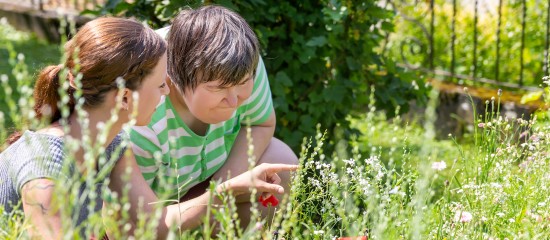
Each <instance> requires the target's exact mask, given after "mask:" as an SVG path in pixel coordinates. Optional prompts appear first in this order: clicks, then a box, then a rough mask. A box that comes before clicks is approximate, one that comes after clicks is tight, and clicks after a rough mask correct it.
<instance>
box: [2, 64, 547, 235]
mask: <svg viewBox="0 0 550 240" xmlns="http://www.w3.org/2000/svg"><path fill="white" fill-rule="evenodd" d="M28 59H29V58H27V57H25V58H23V59H21V58H20V59H19V60H16V61H15V62H14V63H16V64H19V65H20V66H21V67H19V68H17V69H28V68H26V67H25V64H26V61H27V60H28ZM10 66H13V65H10ZM3 71H4V70H2V72H0V73H1V74H5V76H6V77H4V78H8V79H7V80H8V81H7V82H16V85H17V84H21V83H20V82H23V83H25V84H30V82H31V81H32V74H26V73H24V74H22V76H24V77H26V78H27V79H26V80H24V81H19V80H17V81H15V80H14V79H17V74H18V73H17V71H23V70H17V71H15V73H14V74H10V73H9V72H3ZM25 71H28V70H25ZM3 86H5V85H3ZM31 94H32V92H31V91H28V90H25V91H22V92H20V93H19V94H17V95H16V94H11V93H7V94H6V95H5V96H6V99H5V100H4V101H3V102H2V104H3V105H4V106H9V105H10V104H11V105H13V103H17V104H18V105H17V108H13V107H11V108H10V107H6V108H5V109H7V111H6V113H5V115H6V117H10V118H12V119H26V118H28V117H30V116H31V114H30V112H31V107H30V106H31V103H32V101H30V100H29V99H30V96H31ZM77 95H78V94H77ZM495 97H496V99H495V100H493V101H492V102H488V103H487V104H497V105H498V101H499V99H498V94H497V92H495ZM21 99H23V100H21ZM430 99H431V101H430V103H429V104H428V108H427V111H426V116H425V121H424V123H423V124H422V125H420V124H419V123H414V122H412V123H411V122H405V121H404V120H402V119H400V118H399V117H397V118H394V119H387V118H386V117H385V114H384V113H383V112H379V111H377V110H376V109H375V108H374V107H373V106H374V102H373V101H371V106H370V107H369V111H368V112H366V113H364V114H362V115H360V116H359V117H354V118H350V121H352V126H353V127H354V128H355V129H357V130H358V131H359V132H360V133H361V134H359V135H358V136H356V137H353V138H351V139H343V141H336V139H335V138H334V136H330V135H328V134H325V133H324V131H323V130H322V126H318V134H317V135H315V136H312V137H311V138H310V139H304V143H303V147H302V151H301V152H300V154H299V158H300V165H301V168H300V169H299V171H297V172H296V173H295V174H294V176H293V183H292V185H291V189H287V191H288V192H289V196H288V198H286V199H282V202H281V203H280V205H279V206H277V207H270V208H269V210H270V211H272V213H273V214H274V217H273V219H272V220H270V221H269V222H266V220H265V219H261V218H259V217H258V216H257V211H256V210H255V209H256V208H254V209H253V214H254V215H253V217H252V221H251V224H250V225H249V227H248V228H246V229H240V228H238V227H236V226H238V224H239V222H238V219H237V218H236V215H235V214H236V210H235V199H234V198H232V197H231V196H230V195H220V196H217V197H219V198H220V199H222V201H223V203H224V204H222V205H220V206H212V205H210V206H209V211H208V212H209V216H208V217H206V218H205V223H204V224H203V225H202V226H201V227H199V228H198V229H194V230H190V231H183V230H181V229H177V228H174V229H172V233H171V235H170V238H171V239H211V238H219V239H335V238H339V237H343V236H368V237H369V238H370V239H548V238H550V230H549V223H550V212H549V204H550V202H549V196H550V192H549V191H550V189H549V186H548V185H549V184H548V182H549V180H550V174H549V172H550V171H549V170H550V166H549V164H548V152H549V149H548V146H549V141H550V125H549V124H548V122H545V121H541V117H542V116H545V115H547V114H546V112H541V114H539V115H537V116H539V117H538V118H539V119H537V117H534V118H533V119H531V120H529V121H526V120H521V119H519V120H517V119H506V118H503V117H500V115H499V114H498V112H495V113H492V112H489V113H485V114H484V116H485V117H483V118H482V117H478V119H475V121H474V122H475V123H476V126H475V128H474V129H475V131H474V132H473V133H472V134H470V135H467V136H466V138H467V139H464V140H461V142H458V141H457V140H455V138H454V136H449V138H448V139H446V140H438V139H436V138H435V128H436V126H434V125H433V122H434V120H435V119H434V116H435V107H436V105H437V102H435V101H436V99H437V93H436V92H432V93H431V95H430ZM10 101H11V102H12V103H9V102H10ZM2 104H0V105H2ZM13 109H16V110H13ZM493 109H495V108H493ZM0 120H1V119H0ZM79 121H83V122H85V121H86V116H85V115H81V116H80V120H79ZM113 121H114V120H113ZM38 124H40V123H36V122H33V121H25V120H22V121H20V124H19V125H16V127H17V128H19V129H27V128H35V127H36V126H38ZM106 126H107V127H106V131H108V123H106ZM518 129H519V130H518ZM0 132H6V129H5V124H1V125H0ZM5 137H6V136H5V134H4V135H0V141H2V142H3V141H4V139H5ZM330 140H333V141H330ZM327 142H343V143H344V144H339V145H338V146H337V150H336V151H334V152H326V150H325V148H324V144H326V143H327ZM72 146H73V147H74V146H78V143H74V142H73V145H72ZM69 149H71V147H69ZM87 150H88V151H89V152H91V155H90V156H89V158H88V159H87V160H86V163H85V164H95V161H96V160H95V159H97V157H98V155H99V152H101V149H98V148H97V147H94V146H89V149H87ZM72 151H74V149H73V150H72ZM249 162H251V163H253V159H249ZM98 174H101V173H97V172H92V173H91V174H88V175H87V176H86V177H85V178H82V177H77V178H74V179H71V182H72V183H71V184H69V185H67V184H65V185H63V186H69V187H67V188H64V189H59V190H58V191H59V192H58V194H57V196H58V198H57V199H56V200H57V201H56V202H57V203H58V204H60V205H59V209H60V211H61V214H62V215H63V216H64V218H65V219H74V217H75V216H74V215H72V213H71V212H72V210H73V209H75V208H78V207H82V206H80V205H79V204H81V203H80V202H79V199H78V198H77V196H78V186H80V185H79V184H81V183H82V182H86V181H87V182H93V181H94V180H95V178H96V175H98ZM211 187H214V184H212V186H211ZM96 197H103V198H104V199H105V200H106V201H108V202H109V203H110V207H109V208H108V209H106V212H107V214H106V215H103V216H102V215H101V214H96V215H93V216H91V217H90V219H89V220H88V222H86V224H84V226H81V227H82V228H84V230H85V232H87V233H92V232H101V231H102V230H103V229H104V228H105V226H106V225H107V226H109V227H110V228H112V229H114V234H115V239H126V238H127V233H128V230H129V229H130V226H129V224H128V218H129V216H127V215H128V214H127V209H128V207H129V204H128V199H127V196H125V195H124V194H123V195H122V196H116V195H115V194H112V193H110V192H109V191H108V190H105V193H104V194H103V195H102V196H96ZM252 199H253V200H255V198H252ZM168 203H169V201H168ZM144 204H146V203H144ZM156 204H157V205H158V206H162V204H163V203H156ZM253 206H255V207H259V208H261V206H258V205H257V204H255V205H253ZM84 207H86V206H84ZM159 216H160V215H159V212H158V211H157V212H156V213H155V214H151V215H145V214H143V215H142V216H141V217H140V221H139V223H138V225H137V227H136V229H137V230H136V233H135V234H136V236H137V237H136V238H138V239H152V238H154V236H155V233H154V230H153V229H154V228H155V226H156V224H155V222H156V219H158V217H159ZM214 222H218V223H219V225H218V226H217V227H218V229H220V231H218V233H213V231H212V230H213V229H214V226H213V223H214ZM0 226H2V227H1V228H0V239H21V238H22V239H24V238H26V237H25V236H26V231H25V229H27V228H28V227H29V225H28V222H27V221H26V220H25V218H24V217H23V215H22V213H21V212H20V211H19V212H11V213H4V212H3V211H2V210H0ZM63 228H64V229H65V232H66V233H67V236H66V238H68V239H78V238H79V237H78V232H79V231H80V230H79V229H75V226H73V225H72V224H71V221H65V223H64V226H63Z"/></svg>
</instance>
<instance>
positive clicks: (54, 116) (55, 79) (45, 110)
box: [34, 65, 75, 123]
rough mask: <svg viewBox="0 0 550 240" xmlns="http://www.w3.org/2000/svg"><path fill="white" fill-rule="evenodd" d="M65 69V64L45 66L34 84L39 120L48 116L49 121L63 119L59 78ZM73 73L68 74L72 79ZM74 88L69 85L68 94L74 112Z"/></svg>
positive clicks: (36, 111)
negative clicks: (60, 106)
mask: <svg viewBox="0 0 550 240" xmlns="http://www.w3.org/2000/svg"><path fill="white" fill-rule="evenodd" d="M61 70H63V65H57V66H48V67H46V68H44V69H43V70H42V71H41V72H40V74H39V75H38V79H37V80H36V84H35V85H34V112H35V113H36V118H37V119H38V120H43V119H44V118H46V119H47V120H49V121H48V122H49V123H54V122H56V121H58V120H59V119H61V111H60V110H59V106H58V104H59V102H60V100H61V96H60V95H59V89H60V88H61V84H60V83H59V78H60V74H61ZM71 76H72V75H71V73H70V71H69V74H68V76H67V79H68V80H71V78H72V77H71ZM73 93H74V89H73V88H72V87H69V89H68V92H67V94H68V95H69V98H70V99H69V103H68V104H69V106H67V107H69V110H70V112H71V113H72V112H73V110H74V102H75V101H74V97H73Z"/></svg>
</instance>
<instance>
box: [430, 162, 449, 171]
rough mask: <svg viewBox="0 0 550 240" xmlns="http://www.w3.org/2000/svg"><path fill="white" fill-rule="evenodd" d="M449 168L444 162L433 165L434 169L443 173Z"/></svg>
mask: <svg viewBox="0 0 550 240" xmlns="http://www.w3.org/2000/svg"><path fill="white" fill-rule="evenodd" d="M445 168H447V164H446V163H445V162H444V161H441V162H434V163H432V169H434V170H436V171H441V170H443V169H445Z"/></svg>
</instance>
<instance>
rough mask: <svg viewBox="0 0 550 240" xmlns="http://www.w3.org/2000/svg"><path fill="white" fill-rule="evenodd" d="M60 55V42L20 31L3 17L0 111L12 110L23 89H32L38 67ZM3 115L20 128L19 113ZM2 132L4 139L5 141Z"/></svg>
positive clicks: (7, 124)
mask: <svg viewBox="0 0 550 240" xmlns="http://www.w3.org/2000/svg"><path fill="white" fill-rule="evenodd" d="M60 57H61V52H60V49H59V47H57V46H56V45H53V44H48V43H46V42H45V41H44V40H40V39H38V38H37V37H36V36H34V35H32V34H29V33H23V32H19V31H16V30H15V29H14V28H13V27H12V26H10V25H9V24H8V23H7V22H6V21H5V20H0V59H1V60H0V87H1V89H2V91H0V112H2V113H9V112H10V111H8V110H9V109H15V108H17V105H20V104H19V101H20V97H21V96H22V94H21V91H22V90H23V91H31V89H32V85H33V83H34V76H35V75H36V73H37V71H39V70H40V69H41V68H43V67H45V66H46V65H50V64H57V63H58V61H59V59H60ZM8 89H10V90H8ZM23 95H25V94H23ZM27 95H29V94H27ZM27 95H26V96H27ZM31 95H32V93H31ZM25 100H28V99H26V98H25ZM0 118H5V119H0V123H1V124H3V123H4V121H5V126H3V127H5V128H8V129H9V128H11V127H13V126H14V123H15V124H19V125H18V127H19V129H20V127H21V124H22V123H21V122H20V119H16V118H17V115H13V116H11V115H10V114H6V115H5V116H3V117H0ZM1 135H2V134H0V141H3V138H2V136H1Z"/></svg>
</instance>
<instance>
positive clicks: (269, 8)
mask: <svg viewBox="0 0 550 240" xmlns="http://www.w3.org/2000/svg"><path fill="white" fill-rule="evenodd" d="M201 4H219V5H223V6H226V7H228V8H231V9H233V10H235V11H237V12H238V13H239V14H241V15H242V16H243V17H244V18H245V19H246V20H247V21H248V22H249V24H250V25H251V26H252V27H253V28H254V30H255V32H256V34H257V35H258V37H259V39H260V42H261V44H262V47H263V50H264V52H263V58H264V62H265V65H266V68H267V70H268V74H269V78H270V83H271V89H272V93H273V99H274V106H275V108H276V111H277V115H278V117H277V118H278V128H279V129H278V130H277V131H276V134H277V136H278V137H279V138H282V139H284V140H285V142H286V143H288V144H289V145H290V146H291V147H293V148H294V149H295V150H297V148H298V146H299V144H300V142H301V141H302V139H303V137H305V136H312V135H314V134H315V125H316V124H317V123H320V124H321V125H322V127H323V128H326V129H330V130H331V131H332V130H333V129H334V128H335V127H336V126H339V127H341V129H344V135H343V136H345V135H348V134H349V133H350V130H349V122H348V121H347V120H346V116H347V115H348V114H355V113H356V112H363V111H364V110H365V107H366V105H367V104H368V101H369V98H368V96H369V93H370V89H371V86H375V87H376V89H377V92H376V93H375V94H376V102H377V107H378V109H383V110H386V112H387V113H388V114H389V115H392V114H394V113H395V108H396V107H398V106H400V107H401V109H402V110H404V111H406V110H407V109H408V102H409V100H411V99H416V100H419V102H424V98H425V96H424V95H425V88H424V84H423V83H422V80H420V79H418V77H417V76H414V75H412V74H411V73H407V72H405V71H403V69H401V68H399V67H396V66H395V64H394V63H393V61H392V60H391V59H389V58H386V57H383V56H381V54H380V52H379V49H380V48H379V45H380V43H381V41H382V40H383V39H384V36H385V35H384V34H385V33H386V32H391V31H393V24H392V19H393V15H394V14H393V12H391V11H388V10H385V9H383V8H381V7H380V6H379V5H378V4H377V3H376V1H373V0H370V1H363V2H362V3H361V4H359V3H357V2H355V1H338V0H331V1H327V0H325V1H297V2H294V1H291V2H288V1H282V2H281V1H266V0H248V1H238V0H233V1H230V0H219V1H162V2H156V1H155V2H152V1H144V0H138V1H135V2H134V3H131V4H130V3H126V2H124V1H109V2H108V4H107V5H106V6H105V7H104V8H102V9H100V10H98V11H96V12H95V14H103V13H106V12H109V13H111V14H114V15H125V16H134V17H138V18H140V19H143V20H144V21H146V22H147V23H149V24H150V25H151V26H152V27H154V28H158V27H161V26H164V25H168V24H169V23H168V21H169V20H170V19H172V18H173V17H174V16H175V15H176V14H177V13H178V11H179V10H180V9H182V8H183V7H186V6H188V5H190V6H193V7H196V6H199V5H201ZM88 13H93V12H88Z"/></svg>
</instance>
